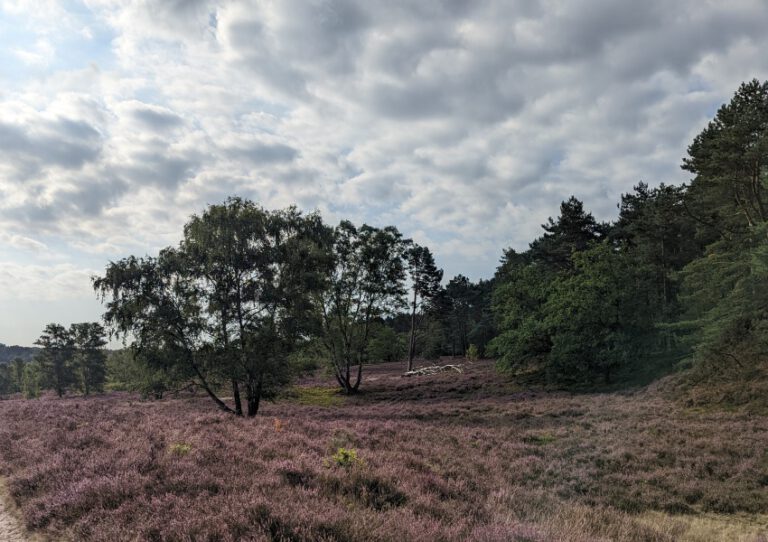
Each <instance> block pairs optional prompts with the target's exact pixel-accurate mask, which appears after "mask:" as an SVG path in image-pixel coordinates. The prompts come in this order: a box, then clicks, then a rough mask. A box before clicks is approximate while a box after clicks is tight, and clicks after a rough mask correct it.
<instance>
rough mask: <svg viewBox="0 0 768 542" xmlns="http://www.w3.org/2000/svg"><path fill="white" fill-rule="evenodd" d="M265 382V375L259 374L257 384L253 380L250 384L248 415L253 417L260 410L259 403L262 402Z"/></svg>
mask: <svg viewBox="0 0 768 542" xmlns="http://www.w3.org/2000/svg"><path fill="white" fill-rule="evenodd" d="M263 383H264V376H263V375H259V381H258V382H257V383H256V386H255V387H254V386H253V382H251V383H250V384H249V386H248V417H249V418H253V417H254V416H255V415H256V414H258V412H259V403H260V402H261V388H262V385H263Z"/></svg>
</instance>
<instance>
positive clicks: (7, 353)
mask: <svg viewBox="0 0 768 542" xmlns="http://www.w3.org/2000/svg"><path fill="white" fill-rule="evenodd" d="M39 351H40V349H39V348H35V347H29V346H16V345H14V346H8V345H6V344H3V343H0V363H8V362H10V361H13V360H14V359H16V358H21V359H23V360H24V361H32V359H33V358H34V357H35V355H36V354H37V353H38V352H39Z"/></svg>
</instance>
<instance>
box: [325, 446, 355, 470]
mask: <svg viewBox="0 0 768 542" xmlns="http://www.w3.org/2000/svg"><path fill="white" fill-rule="evenodd" d="M362 463H363V460H362V459H360V458H359V457H358V456H357V450H355V449H354V448H339V449H338V450H336V453H334V454H333V455H332V456H331V464H333V465H335V466H337V467H343V468H345V469H348V468H351V467H355V466H358V465H361V464H362Z"/></svg>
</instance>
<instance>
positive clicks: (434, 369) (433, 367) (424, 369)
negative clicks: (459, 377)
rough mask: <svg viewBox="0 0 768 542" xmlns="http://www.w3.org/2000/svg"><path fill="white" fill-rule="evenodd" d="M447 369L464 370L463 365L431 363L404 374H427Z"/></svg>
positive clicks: (459, 371) (442, 371)
mask: <svg viewBox="0 0 768 542" xmlns="http://www.w3.org/2000/svg"><path fill="white" fill-rule="evenodd" d="M446 371H456V372H457V373H463V372H464V366H463V365H430V366H429V367H421V368H419V369H414V370H413V371H406V372H404V373H403V376H427V375H434V374H437V373H444V372H446Z"/></svg>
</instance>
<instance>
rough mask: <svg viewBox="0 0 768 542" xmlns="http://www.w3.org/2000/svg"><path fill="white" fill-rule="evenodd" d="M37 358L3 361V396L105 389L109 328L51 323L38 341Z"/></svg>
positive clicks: (0, 389)
mask: <svg viewBox="0 0 768 542" xmlns="http://www.w3.org/2000/svg"><path fill="white" fill-rule="evenodd" d="M35 344H37V345H38V346H39V348H37V349H29V350H33V351H34V352H35V355H34V357H33V358H32V359H31V360H29V359H27V360H25V359H24V358H22V357H16V358H15V359H14V360H13V361H11V362H10V363H5V364H0V396H3V395H12V394H15V393H23V394H24V395H25V396H27V397H30V398H31V397H37V396H39V395H40V393H41V392H42V391H44V390H54V391H55V392H56V394H57V395H58V396H59V397H63V396H64V395H65V394H66V393H68V392H70V391H76V392H78V393H81V394H83V395H89V394H91V393H95V392H101V391H103V388H104V383H105V380H106V360H107V353H106V350H105V346H106V344H107V341H106V330H105V329H104V326H102V325H101V324H99V323H95V322H84V323H79V324H72V325H71V326H70V327H69V328H65V327H64V326H62V325H59V324H48V325H47V326H46V327H45V329H44V330H43V333H42V334H41V336H40V338H39V339H38V340H37V341H35Z"/></svg>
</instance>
